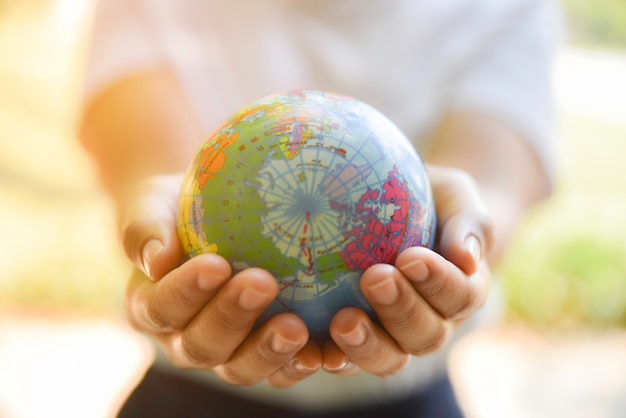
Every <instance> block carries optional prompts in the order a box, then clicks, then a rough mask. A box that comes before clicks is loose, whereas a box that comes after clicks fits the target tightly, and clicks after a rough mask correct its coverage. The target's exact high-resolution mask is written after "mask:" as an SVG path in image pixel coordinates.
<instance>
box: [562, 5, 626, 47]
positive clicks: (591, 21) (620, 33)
mask: <svg viewBox="0 0 626 418" xmlns="http://www.w3.org/2000/svg"><path fill="white" fill-rule="evenodd" d="M563 8H564V10H565V14H566V16H567V20H568V24H569V31H570V37H571V40H572V42H573V43H575V44H579V45H583V46H593V47H609V48H618V49H626V0H563Z"/></svg>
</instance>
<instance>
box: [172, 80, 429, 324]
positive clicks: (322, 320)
mask: <svg viewBox="0 0 626 418" xmlns="http://www.w3.org/2000/svg"><path fill="white" fill-rule="evenodd" d="M435 224H436V221H435V210H434V202H433V198H432V195H431V190H430V185H429V183H428V178H427V176H426V171H425V168H424V165H423V163H422V161H421V159H420V157H419V155H418V154H417V152H416V151H415V149H414V147H413V146H412V145H411V143H410V142H409V141H408V139H407V138H406V137H405V136H404V134H403V133H402V132H401V131H400V130H399V129H398V128H397V127H396V126H395V125H394V124H393V123H392V122H391V121H389V119H387V118H386V117H385V116H383V115H382V114H381V113H380V112H378V111H377V110H375V109H374V108H372V107H371V106H369V105H367V104H365V103H363V102H360V101H358V100H355V99H352V98H350V97H346V96H342V95H339V94H334V93H330V92H325V91H316V90H293V91H288V92H284V93H280V94H276V95H272V96H268V97H265V98H263V99H260V100H258V101H256V102H254V103H252V104H250V105H248V106H246V107H244V108H243V109H241V110H240V111H239V112H237V113H236V114H235V115H233V116H232V117H231V118H230V119H228V120H227V121H226V122H224V123H223V124H222V125H221V126H220V127H219V128H218V129H217V130H215V131H214V132H213V134H211V135H210V136H209V138H208V139H207V140H206V141H205V142H204V143H203V144H202V146H201V147H200V149H199V150H198V152H197V154H196V156H195V157H194V160H193V161H192V162H191V164H190V166H189V168H188V170H187V173H186V175H185V178H184V180H183V185H182V188H181V196H180V206H179V218H178V233H179V237H180V240H181V242H182V245H183V248H184V250H185V252H186V254H187V255H188V256H189V257H193V256H196V255H198V254H202V253H207V252H211V253H217V254H220V255H221V256H223V257H224V258H226V259H227V260H229V261H230V262H231V264H232V266H233V269H234V271H235V272H236V271H240V270H242V269H245V268H248V267H260V268H263V269H266V270H268V271H269V272H271V273H272V274H273V275H274V277H275V278H276V280H277V281H278V285H279V294H278V297H277V298H276V300H275V301H274V302H273V303H272V304H271V305H270V307H269V308H268V309H267V310H266V311H265V312H264V313H263V314H262V316H261V318H259V321H258V322H259V323H263V322H265V321H267V320H268V319H269V318H271V317H272V316H274V315H276V314H279V313H282V312H293V313H295V314H297V315H298V316H300V317H301V318H302V319H303V320H304V322H305V323H306V324H307V326H308V328H309V331H310V333H311V335H313V336H316V335H324V334H326V333H327V332H328V326H329V322H330V320H331V319H332V317H333V315H334V314H335V313H336V312H337V311H338V310H340V309H342V308H344V307H348V306H353V307H358V308H361V309H363V310H365V311H366V312H367V313H368V314H369V315H370V316H372V317H373V318H374V317H375V315H374V313H373V311H372V309H371V308H370V306H369V305H368V303H367V302H366V300H365V298H364V297H363V295H362V294H361V292H360V290H359V279H360V276H361V274H362V273H363V271H364V270H365V269H367V268H368V267H370V266H372V265H374V264H377V263H389V264H392V263H393V262H394V260H395V258H396V257H397V255H398V254H399V253H400V252H401V251H402V250H404V249H406V248H408V247H411V246H416V245H420V246H432V244H433V240H434V230H435Z"/></svg>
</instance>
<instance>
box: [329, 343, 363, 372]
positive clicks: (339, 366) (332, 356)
mask: <svg viewBox="0 0 626 418" xmlns="http://www.w3.org/2000/svg"><path fill="white" fill-rule="evenodd" d="M322 353H323V360H324V362H323V364H322V368H323V369H324V370H325V371H327V372H328V373H332V374H334V375H337V376H351V375H353V374H356V373H358V372H360V371H361V368H360V367H359V366H357V365H356V364H354V363H353V362H351V361H350V359H349V358H348V356H346V354H345V353H344V352H343V351H342V350H341V349H340V348H339V347H338V346H337V343H335V342H334V341H333V340H327V341H325V342H324V344H323V345H322Z"/></svg>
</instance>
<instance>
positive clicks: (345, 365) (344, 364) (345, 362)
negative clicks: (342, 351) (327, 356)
mask: <svg viewBox="0 0 626 418" xmlns="http://www.w3.org/2000/svg"><path fill="white" fill-rule="evenodd" d="M348 364H350V362H349V361H348V359H343V361H342V362H341V363H340V364H339V365H338V366H337V367H328V366H325V367H324V370H326V371H327V372H330V373H336V372H340V371H342V370H344V369H346V368H348Z"/></svg>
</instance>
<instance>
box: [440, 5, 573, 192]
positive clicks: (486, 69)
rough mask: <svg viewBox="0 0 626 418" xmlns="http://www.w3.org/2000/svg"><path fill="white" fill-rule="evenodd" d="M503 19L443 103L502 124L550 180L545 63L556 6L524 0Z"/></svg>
mask: <svg viewBox="0 0 626 418" xmlns="http://www.w3.org/2000/svg"><path fill="white" fill-rule="evenodd" d="M507 18H508V21H504V22H501V23H502V24H501V25H500V26H499V30H498V31H497V32H493V33H490V34H489V37H490V39H489V40H488V42H485V43H484V45H486V47H485V48H484V49H482V50H480V51H478V53H477V54H475V55H474V56H472V57H471V59H469V60H468V61H467V62H466V63H465V64H463V69H462V71H460V72H459V75H458V78H457V80H456V83H454V85H453V88H452V90H451V94H450V96H449V98H448V103H447V107H448V109H450V110H453V111H474V112H481V113H485V114H487V115H490V116H491V117H494V118H496V119H498V120H500V121H502V122H504V123H506V124H507V125H508V126H510V127H511V128H512V129H514V130H515V131H516V132H517V133H518V134H520V135H521V136H522V138H523V139H525V140H526V141H527V142H528V144H529V145H530V147H531V148H532V149H533V150H534V151H535V153H536V155H537V156H538V157H539V160H540V162H541V163H542V165H543V167H544V169H545V171H546V173H547V174H548V178H549V180H550V181H551V182H552V181H553V179H554V150H553V148H554V141H553V140H552V139H553V137H554V135H555V132H554V130H555V129H554V109H553V102H552V91H551V73H552V71H551V63H552V59H553V56H554V51H555V49H556V47H557V46H558V45H559V43H560V40H561V32H562V31H561V28H562V25H561V19H560V14H559V10H558V9H557V7H556V5H555V4H552V3H551V2H550V1H544V0H539V1H534V0H528V1H527V2H526V3H525V4H524V5H523V7H520V8H519V9H518V10H516V11H515V13H511V14H510V15H509V16H507ZM476 24H479V22H476Z"/></svg>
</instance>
